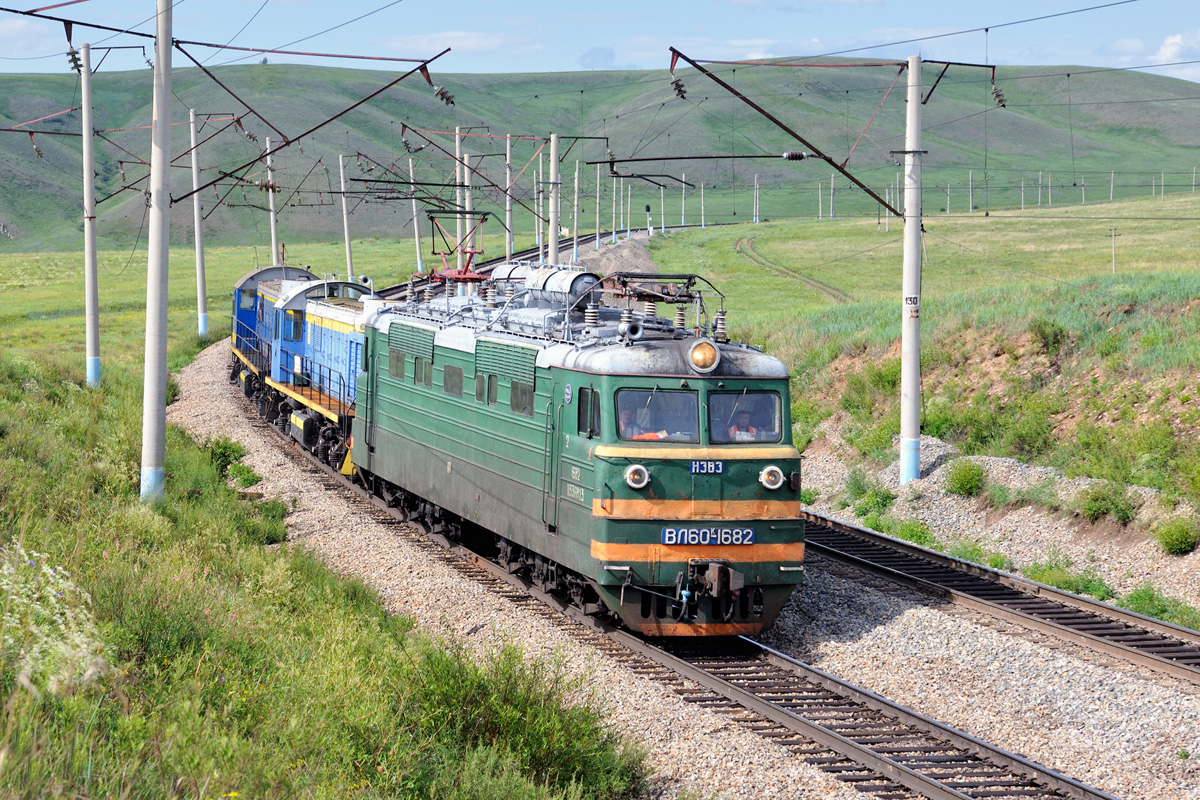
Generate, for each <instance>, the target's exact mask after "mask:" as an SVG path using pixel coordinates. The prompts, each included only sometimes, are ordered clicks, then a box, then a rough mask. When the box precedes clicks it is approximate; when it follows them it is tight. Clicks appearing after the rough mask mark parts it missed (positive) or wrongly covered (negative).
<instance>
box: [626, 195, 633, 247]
mask: <svg viewBox="0 0 1200 800" xmlns="http://www.w3.org/2000/svg"><path fill="white" fill-rule="evenodd" d="M626 191H627V192H628V195H627V196H626V197H627V199H626V202H625V238H626V239H628V238H629V237H631V236H633V231H632V230H630V229H631V228H632V227H633V184H632V183H630V184H629V186H628V188H627V189H626Z"/></svg>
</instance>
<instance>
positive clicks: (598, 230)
mask: <svg viewBox="0 0 1200 800" xmlns="http://www.w3.org/2000/svg"><path fill="white" fill-rule="evenodd" d="M596 249H597V250H599V249H600V165H599V164H597V165H596Z"/></svg>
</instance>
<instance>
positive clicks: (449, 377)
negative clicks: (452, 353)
mask: <svg viewBox="0 0 1200 800" xmlns="http://www.w3.org/2000/svg"><path fill="white" fill-rule="evenodd" d="M462 389H463V371H462V369H461V368H459V367H453V366H450V365H449V364H447V365H446V368H445V369H444V370H442V390H443V391H445V392H446V394H451V395H454V396H455V397H462Z"/></svg>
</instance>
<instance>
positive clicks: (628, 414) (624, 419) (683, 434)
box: [617, 389, 700, 442]
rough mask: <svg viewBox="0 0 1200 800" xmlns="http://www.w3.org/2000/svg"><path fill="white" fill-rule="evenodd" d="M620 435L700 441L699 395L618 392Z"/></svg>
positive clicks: (623, 436)
mask: <svg viewBox="0 0 1200 800" xmlns="http://www.w3.org/2000/svg"><path fill="white" fill-rule="evenodd" d="M617 433H618V434H619V435H620V437H621V438H622V439H630V440H636V441H649V440H656V441H663V442H699V441H700V402H699V399H698V397H697V394H696V392H678V391H671V392H660V391H659V390H658V389H648V390H647V389H622V390H620V391H619V392H617Z"/></svg>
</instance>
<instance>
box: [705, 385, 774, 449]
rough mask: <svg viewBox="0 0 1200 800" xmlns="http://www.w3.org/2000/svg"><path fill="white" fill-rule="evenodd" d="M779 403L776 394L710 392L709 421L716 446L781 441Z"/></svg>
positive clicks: (711, 436)
mask: <svg viewBox="0 0 1200 800" xmlns="http://www.w3.org/2000/svg"><path fill="white" fill-rule="evenodd" d="M780 416H781V415H780V400H779V395H778V394H776V393H775V392H745V391H743V392H710V393H709V395H708V420H709V425H710V426H711V428H712V429H711V430H710V431H709V440H710V441H711V442H712V443H713V444H729V443H731V442H778V441H779V439H780V436H781V427H782V426H781V425H780V424H779V423H780Z"/></svg>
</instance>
